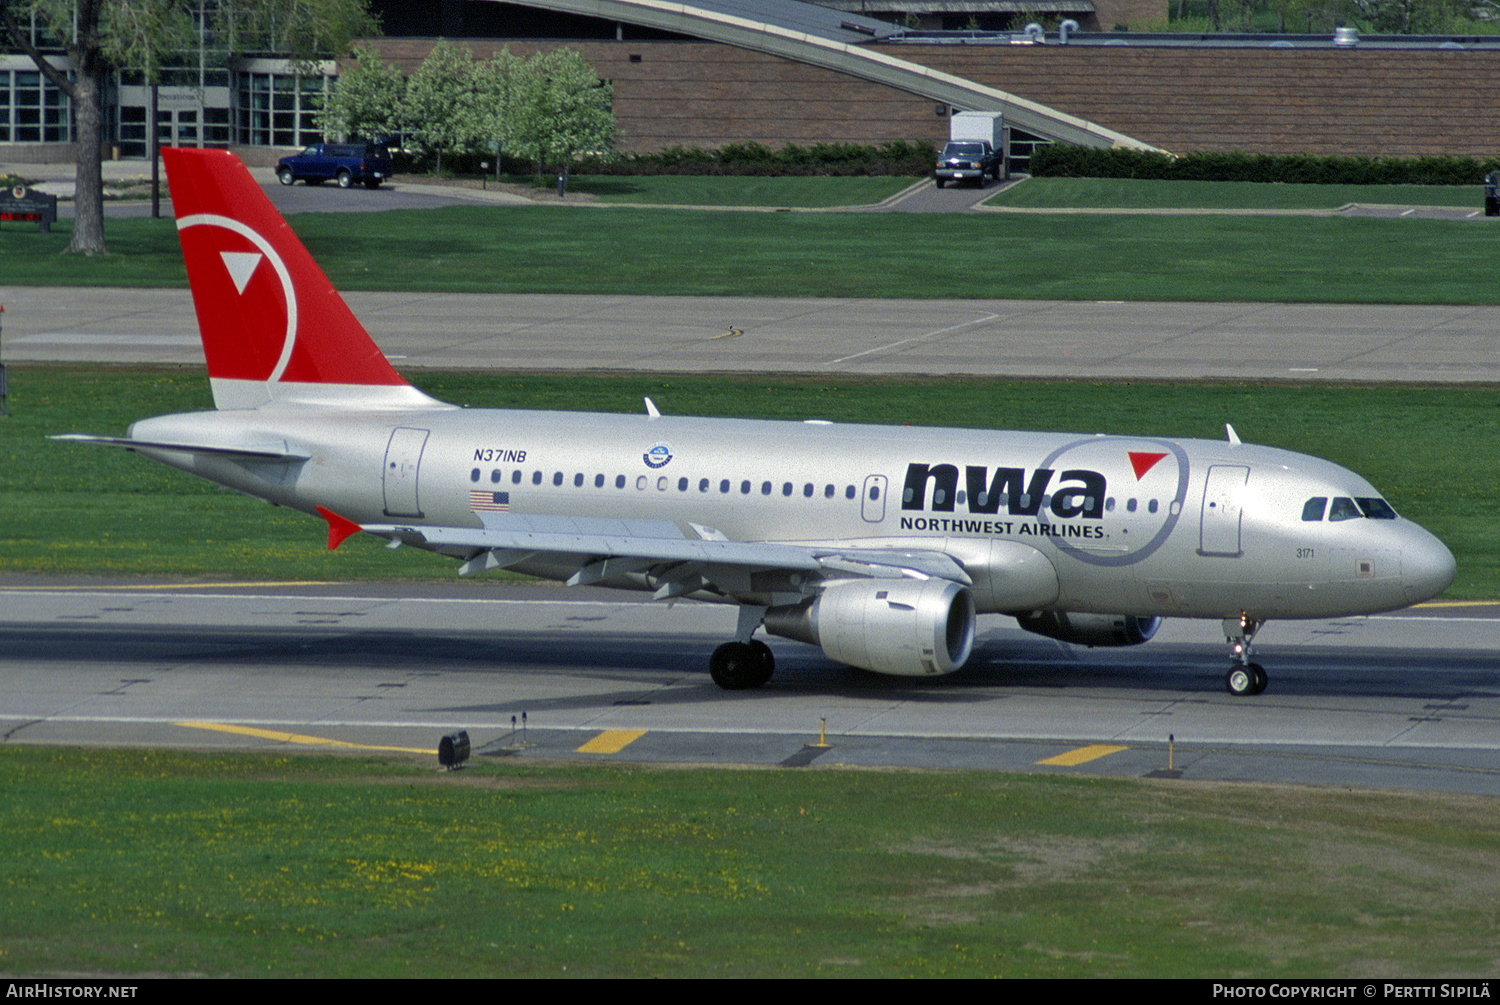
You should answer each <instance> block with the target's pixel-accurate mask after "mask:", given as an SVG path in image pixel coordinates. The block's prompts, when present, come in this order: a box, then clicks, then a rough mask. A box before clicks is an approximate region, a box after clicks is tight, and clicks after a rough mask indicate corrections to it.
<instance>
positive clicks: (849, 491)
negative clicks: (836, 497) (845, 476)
mask: <svg viewBox="0 0 1500 1005" xmlns="http://www.w3.org/2000/svg"><path fill="white" fill-rule="evenodd" d="M844 498H845V499H853V498H854V486H853V485H845V486H844Z"/></svg>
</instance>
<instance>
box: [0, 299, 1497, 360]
mask: <svg viewBox="0 0 1500 1005" xmlns="http://www.w3.org/2000/svg"><path fill="white" fill-rule="evenodd" d="M345 297H346V299H347V300H348V302H349V304H350V307H351V308H352V309H353V310H354V312H355V314H356V315H357V316H359V318H360V319H361V320H362V321H363V322H364V324H365V326H366V327H367V328H368V329H369V330H370V333H371V335H372V336H374V338H375V340H376V342H378V343H379V344H380V345H381V347H382V348H383V349H384V350H385V351H386V353H387V354H389V355H390V356H391V357H392V359H393V361H394V362H395V364H396V366H397V368H398V369H412V368H419V367H445V368H455V369H479V370H511V371H515V370H521V371H525V370H545V371H557V370H577V369H598V370H630V371H637V372H657V371H660V372H668V373H670V372H710V373H711V372H783V373H805V374H848V375H861V374H864V375H904V374H922V375H950V374H952V375H958V374H963V375H975V376H1026V377H1062V378H1113V379H1140V378H1146V379H1204V378H1224V379H1244V378H1269V379H1282V380H1300V381H1322V380H1339V381H1428V382H1495V383H1500V306H1451V305H1427V306H1402V305H1341V304H1276V303H1267V304H1244V303H1150V302H1128V303H1119V302H1098V301H1046V300H1042V301H1030V300H1027V301H1018V300H847V299H846V300H839V299H796V298H769V297H651V296H564V295H549V294H427V293H360V292H351V293H347V294H346V295H345ZM0 304H3V305H4V306H5V314H4V315H3V322H4V331H3V337H0V359H3V360H4V361H5V362H9V363H14V362H21V361H99V362H124V363H150V362H158V363H191V364H201V363H202V360H203V353H202V349H201V347H200V345H199V342H198V334H197V332H198V326H197V319H196V317H195V315H194V313H193V307H192V299H191V296H190V295H189V293H188V292H187V291H186V290H161V289H151V290H139V289H108V288H92V289H70V288H62V287H20V286H11V287H6V286H3V285H0Z"/></svg>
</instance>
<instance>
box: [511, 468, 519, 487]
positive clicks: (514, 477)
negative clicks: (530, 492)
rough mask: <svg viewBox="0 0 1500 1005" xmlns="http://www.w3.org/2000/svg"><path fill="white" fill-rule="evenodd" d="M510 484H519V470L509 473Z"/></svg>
mask: <svg viewBox="0 0 1500 1005" xmlns="http://www.w3.org/2000/svg"><path fill="white" fill-rule="evenodd" d="M510 483H511V484H512V485H519V484H521V469H520V468H516V470H514V471H512V472H511V473H510Z"/></svg>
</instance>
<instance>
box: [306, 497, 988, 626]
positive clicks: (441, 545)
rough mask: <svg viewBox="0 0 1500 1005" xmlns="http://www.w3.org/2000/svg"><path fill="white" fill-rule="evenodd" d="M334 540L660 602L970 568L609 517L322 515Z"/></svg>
mask: <svg viewBox="0 0 1500 1005" xmlns="http://www.w3.org/2000/svg"><path fill="white" fill-rule="evenodd" d="M322 513H323V516H324V518H325V519H327V520H328V521H329V529H330V534H329V543H330V546H336V544H337V542H338V541H341V540H343V538H344V537H346V536H348V534H349V533H352V532H353V531H354V529H356V526H357V529H358V530H362V531H364V532H366V533H368V534H374V535H377V536H380V537H385V538H388V539H389V540H390V541H391V542H392V543H393V544H410V545H415V546H417V547H421V548H426V549H429V550H433V551H438V552H441V553H444V554H449V555H456V556H458V557H466V558H467V561H465V562H464V564H463V566H461V567H460V569H459V572H460V573H461V574H467V573H472V572H481V571H485V570H488V569H499V568H507V567H510V566H516V565H521V564H523V563H526V562H527V561H529V560H531V559H534V558H536V557H537V556H547V557H548V558H549V559H550V560H553V561H557V560H559V559H562V560H565V561H574V562H576V563H577V565H576V570H577V571H575V572H574V573H573V575H572V576H571V577H569V578H568V579H567V583H568V585H570V586H581V585H587V584H589V583H598V582H602V581H604V580H606V579H610V578H613V577H618V576H621V575H626V574H630V573H644V574H647V575H649V576H650V582H652V583H653V584H659V585H657V590H656V594H655V596H656V599H668V598H671V597H677V596H682V595H684V594H688V593H694V592H698V591H700V590H707V591H709V592H714V593H721V594H724V595H726V596H732V597H735V598H737V599H745V600H746V601H748V602H754V600H753V598H755V597H759V598H761V599H767V598H768V597H769V596H771V595H774V599H775V600H776V601H777V602H781V603H785V602H788V601H789V598H788V596H787V595H788V594H794V595H796V597H798V598H800V597H802V596H807V595H809V594H810V593H811V592H816V587H813V588H812V589H811V590H810V589H808V587H809V586H812V584H816V583H818V582H820V581H822V580H824V579H849V578H871V579H947V580H952V581H954V582H957V583H962V584H963V585H965V586H968V585H972V580H971V579H970V578H969V575H968V573H967V572H965V571H964V569H963V566H961V565H960V564H959V563H958V562H956V561H954V559H953V558H951V557H950V556H948V555H946V554H944V553H942V552H939V551H912V550H896V549H891V550H883V549H871V548H842V547H840V546H839V545H838V544H837V543H828V544H819V543H778V542H756V541H731V540H728V539H727V538H725V537H724V535H723V534H720V533H719V532H717V531H715V530H713V529H712V528H709V527H703V526H700V525H697V524H687V525H686V526H685V527H684V526H682V525H679V524H678V523H676V522H674V521H671V520H631V519H618V520H615V519H601V518H594V517H560V516H550V515H531V514H512V513H481V514H479V517H480V520H481V521H482V522H483V524H484V526H483V527H482V528H472V527H422V526H413V525H405V524H360V525H354V524H353V523H352V522H349V521H344V522H343V523H342V525H341V526H342V527H343V528H344V533H342V534H340V533H339V527H340V525H339V524H336V523H335V521H336V520H342V518H340V517H338V516H337V514H332V513H330V512H327V511H322Z"/></svg>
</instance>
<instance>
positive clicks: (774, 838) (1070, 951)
mask: <svg viewBox="0 0 1500 1005" xmlns="http://www.w3.org/2000/svg"><path fill="white" fill-rule="evenodd" d="M835 739H836V738H835ZM0 787H3V791H4V792H5V793H6V799H5V800H4V802H3V803H0V827H3V831H4V833H5V835H6V840H5V841H4V842H0V890H3V891H4V895H3V896H0V970H4V971H6V972H8V973H12V974H29V975H44V974H49V973H52V974H59V973H66V974H71V975H85V974H109V975H120V976H129V975H134V974H142V975H182V976H210V977H220V976H225V977H236V976H240V977H243V976H266V977H287V976H326V977H424V976H443V977H464V976H505V977H543V976H573V977H598V976H631V977H692V976H718V977H766V976H848V977H939V976H942V977H957V976H975V977H980V976H1008V977H1078V976H1088V977H1210V976H1211V977H1215V978H1236V977H1271V976H1274V977H1278V978H1283V979H1287V978H1293V979H1295V978H1307V977H1357V978H1367V977H1368V976H1369V975H1370V974H1379V975H1382V976H1405V977H1418V976H1439V975H1441V976H1448V977H1458V976H1479V975H1489V974H1493V973H1494V972H1495V968H1496V952H1495V944H1494V932H1493V920H1494V901H1495V896H1496V894H1497V892H1500V890H1497V881H1496V879H1495V877H1496V874H1497V867H1500V827H1497V823H1496V820H1497V817H1496V815H1495V813H1494V800H1491V799H1480V798H1471V797H1460V796H1444V795H1426V794H1397V793H1378V794H1377V793H1361V792H1349V791H1317V790H1305V789H1293V788H1275V787H1261V786H1254V787H1252V786H1235V785H1222V784H1221V785H1196V784H1190V783H1168V784H1163V783H1151V782H1131V781H1124V782H1121V781H1101V780H1088V779H1078V778H1060V777H1044V776H1027V777H1007V776H1003V775H994V774H974V773H949V772H942V773H933V772H898V771H885V772H856V771H816V770H806V771H800V770H768V771H753V770H750V771H725V770H717V769H713V770H691V771H675V770H648V769H635V770H615V769H611V768H606V767H592V768H576V767H575V768H546V767H529V766H519V765H516V764H514V763H511V762H506V763H492V762H486V760H485V759H484V758H480V759H478V763H476V765H475V766H474V767H473V768H471V769H469V770H466V771H463V772H459V773H456V774H449V775H437V774H434V772H433V771H432V770H431V769H430V768H416V767H411V766H408V765H404V764H401V763H393V762H379V761H367V760H354V759H339V758H313V757H307V758H301V757H297V758H289V757H277V756H253V755H209V754H187V753H175V752H160V751H119V750H92V751H73V750H63V749H38V748H32V749H27V748H14V747H7V748H4V749H0Z"/></svg>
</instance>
